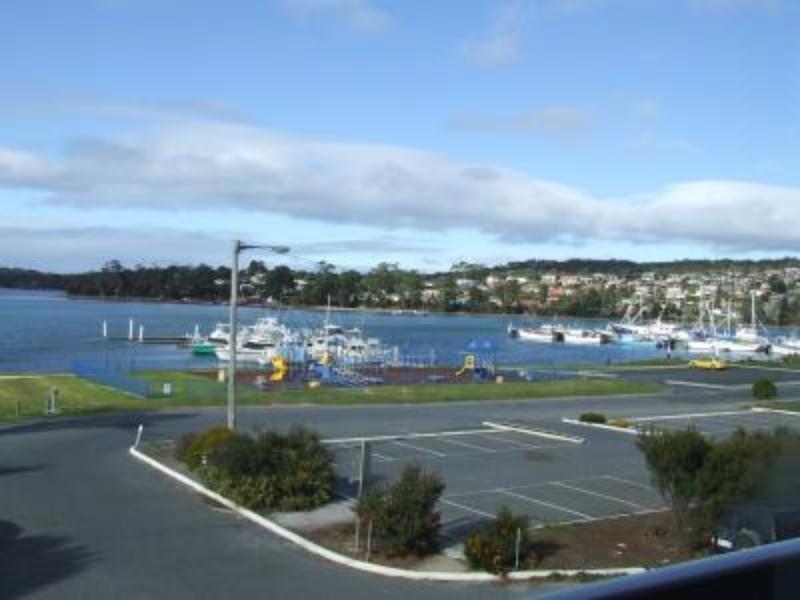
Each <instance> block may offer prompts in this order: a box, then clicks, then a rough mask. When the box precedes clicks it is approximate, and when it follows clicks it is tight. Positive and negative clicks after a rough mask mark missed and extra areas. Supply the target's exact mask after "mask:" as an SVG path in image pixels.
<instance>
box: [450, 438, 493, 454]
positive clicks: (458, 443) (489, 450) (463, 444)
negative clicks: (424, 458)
mask: <svg viewBox="0 0 800 600" xmlns="http://www.w3.org/2000/svg"><path fill="white" fill-rule="evenodd" d="M438 441H440V442H445V443H447V444H452V445H454V446H461V447H462V448H472V449H473V450H479V451H480V452H487V453H490V454H492V453H495V452H497V450H494V449H492V448H486V447H485V446H478V445H477V444H469V443H467V442H462V441H461V440H451V439H448V438H441V439H440V440H438Z"/></svg>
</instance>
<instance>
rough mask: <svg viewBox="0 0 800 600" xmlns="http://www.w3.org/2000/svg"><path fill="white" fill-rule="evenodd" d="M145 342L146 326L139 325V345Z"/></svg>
mask: <svg viewBox="0 0 800 600" xmlns="http://www.w3.org/2000/svg"><path fill="white" fill-rule="evenodd" d="M143 342H144V325H139V343H140V344H141V343H143Z"/></svg>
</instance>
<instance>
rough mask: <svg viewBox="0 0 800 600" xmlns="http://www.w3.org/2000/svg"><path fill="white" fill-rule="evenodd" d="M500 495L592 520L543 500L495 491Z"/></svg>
mask: <svg viewBox="0 0 800 600" xmlns="http://www.w3.org/2000/svg"><path fill="white" fill-rule="evenodd" d="M497 491H498V492H499V493H500V494H505V495H506V496H511V497H512V498H519V499H520V500H526V501H528V502H532V503H534V504H541V505H542V506H547V507H548V508H553V509H555V510H560V511H561V512H565V513H569V514H571V515H576V516H578V517H583V518H584V519H593V518H595V517H592V516H591V515H587V514H584V513H582V512H578V511H577V510H572V509H571V508H564V507H563V506H558V505H557V504H551V503H550V502H545V501H544V500H538V499H536V498H529V497H528V496H523V495H522V494H517V493H516V492H510V491H508V490H497Z"/></svg>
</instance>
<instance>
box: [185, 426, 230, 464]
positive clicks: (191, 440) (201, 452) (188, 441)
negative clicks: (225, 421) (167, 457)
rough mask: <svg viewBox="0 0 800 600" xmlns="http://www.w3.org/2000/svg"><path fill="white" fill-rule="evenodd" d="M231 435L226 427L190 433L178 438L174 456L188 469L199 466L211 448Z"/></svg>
mask: <svg viewBox="0 0 800 600" xmlns="http://www.w3.org/2000/svg"><path fill="white" fill-rule="evenodd" d="M231 436H233V432H232V431H231V430H230V429H228V428H227V427H213V428H211V429H208V430H206V431H204V432H202V433H190V434H187V435H185V436H183V437H181V438H180V439H179V440H178V443H177V444H176V445H175V456H176V458H178V459H179V460H181V461H183V462H184V463H186V465H187V466H188V467H189V468H190V469H196V468H198V467H199V466H201V465H202V464H203V463H204V462H205V460H206V458H207V457H208V455H209V454H210V453H211V451H212V450H214V449H215V448H217V447H218V446H219V445H220V444H223V443H224V442H226V441H227V440H228V439H230V437H231Z"/></svg>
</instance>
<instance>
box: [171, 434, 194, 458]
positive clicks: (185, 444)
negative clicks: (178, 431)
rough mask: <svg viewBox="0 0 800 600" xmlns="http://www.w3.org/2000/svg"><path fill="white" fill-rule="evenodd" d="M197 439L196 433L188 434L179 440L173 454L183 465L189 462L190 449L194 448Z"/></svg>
mask: <svg viewBox="0 0 800 600" xmlns="http://www.w3.org/2000/svg"><path fill="white" fill-rule="evenodd" d="M196 437H197V434H196V433H186V434H184V435H182V436H181V437H179V438H178V439H177V441H176V442H175V448H174V449H173V451H172V454H173V456H174V457H175V459H176V460H179V461H180V462H182V463H185V462H186V461H187V459H188V457H189V449H190V448H191V447H192V444H193V443H194V440H195V438H196Z"/></svg>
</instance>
